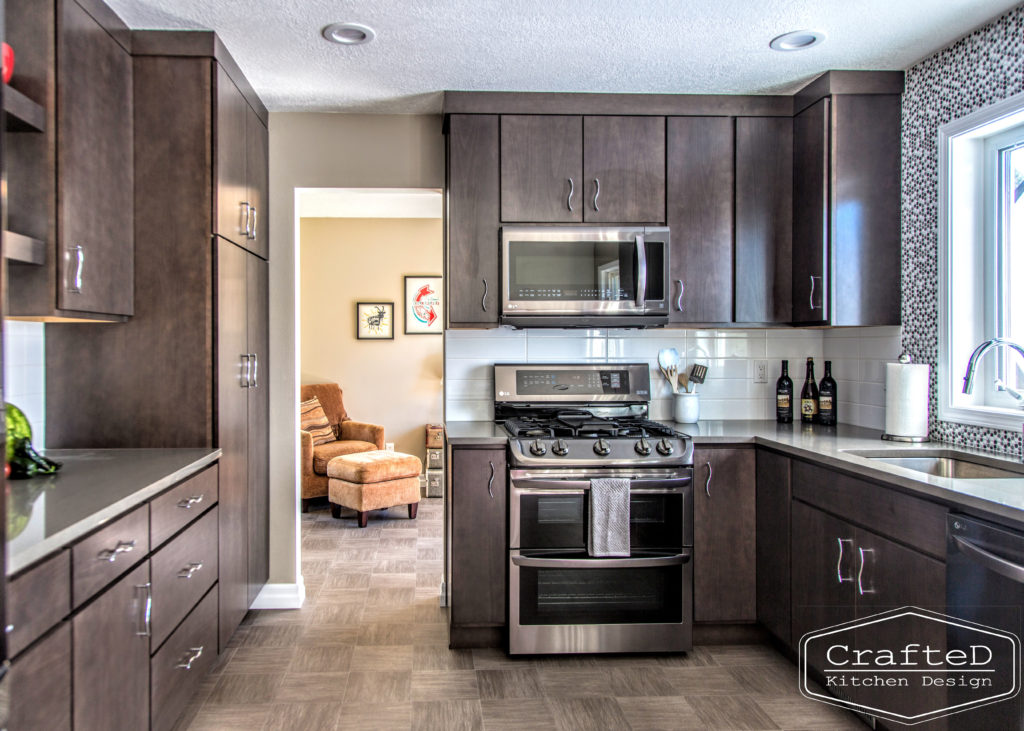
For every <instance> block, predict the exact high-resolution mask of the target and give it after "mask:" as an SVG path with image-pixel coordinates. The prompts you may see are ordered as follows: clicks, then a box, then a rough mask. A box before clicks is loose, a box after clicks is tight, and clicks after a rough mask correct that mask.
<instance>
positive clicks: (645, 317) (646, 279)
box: [501, 226, 670, 327]
mask: <svg viewBox="0 0 1024 731" xmlns="http://www.w3.org/2000/svg"><path fill="white" fill-rule="evenodd" d="M669 248H670V238H669V230H668V228H667V227H665V226H503V227H502V229H501V267H502V277H501V323H502V324H504V325H511V326H513V327H656V326H659V325H664V324H665V323H667V322H668V296H669Z"/></svg>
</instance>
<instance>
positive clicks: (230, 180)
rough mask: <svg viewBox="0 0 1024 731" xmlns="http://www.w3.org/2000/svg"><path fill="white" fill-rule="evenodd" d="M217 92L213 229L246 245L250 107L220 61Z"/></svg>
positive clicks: (217, 72) (217, 71) (231, 239)
mask: <svg viewBox="0 0 1024 731" xmlns="http://www.w3.org/2000/svg"><path fill="white" fill-rule="evenodd" d="M216 95H217V98H216V104H217V108H216V112H215V115H214V116H215V118H216V120H217V131H216V133H217V136H216V139H215V140H214V154H215V163H216V166H217V167H216V173H215V174H216V187H215V188H214V194H215V195H216V203H215V204H214V219H213V223H214V226H215V228H214V233H216V234H218V235H220V236H223V237H224V238H226V239H228V240H230V241H234V242H235V243H237V244H240V245H245V243H246V230H247V228H248V223H249V221H248V216H249V209H248V204H249V203H250V201H249V200H248V198H249V188H248V182H247V180H246V171H245V165H246V139H245V131H246V115H247V114H249V113H251V110H250V109H249V105H248V104H246V102H245V97H243V96H242V92H240V91H239V90H238V87H236V86H235V84H234V82H233V81H231V78H230V77H229V76H228V75H227V72H226V71H224V69H223V68H221V67H220V66H219V65H216ZM265 217H266V216H264V218H265Z"/></svg>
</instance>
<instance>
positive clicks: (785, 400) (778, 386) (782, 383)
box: [775, 360, 793, 424]
mask: <svg viewBox="0 0 1024 731" xmlns="http://www.w3.org/2000/svg"><path fill="white" fill-rule="evenodd" d="M775 421H777V422H779V423H780V424H790V423H792V421H793V379H792V378H790V377H789V361H788V360H784V361H782V375H781V376H779V380H777V381H776V382H775Z"/></svg>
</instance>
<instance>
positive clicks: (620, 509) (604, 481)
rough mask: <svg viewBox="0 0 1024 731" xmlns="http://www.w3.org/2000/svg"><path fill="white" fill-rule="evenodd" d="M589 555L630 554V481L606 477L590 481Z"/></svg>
mask: <svg viewBox="0 0 1024 731" xmlns="http://www.w3.org/2000/svg"><path fill="white" fill-rule="evenodd" d="M587 553H589V554H590V555H591V556H628V555H629V479H628V478H622V477H605V478H599V479H596V480H591V481H590V535H589V536H587Z"/></svg>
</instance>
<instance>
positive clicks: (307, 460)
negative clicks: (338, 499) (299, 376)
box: [299, 383, 384, 512]
mask: <svg viewBox="0 0 1024 731" xmlns="http://www.w3.org/2000/svg"><path fill="white" fill-rule="evenodd" d="M314 396H316V397H317V398H318V399H320V405H321V406H323V409H324V413H325V414H327V420H328V421H330V423H331V429H333V430H334V436H335V437H336V438H337V441H334V442H328V443H327V444H317V445H315V446H314V445H313V437H312V436H311V435H310V433H309V432H307V431H301V430H300V431H299V435H300V436H301V438H302V455H301V462H302V494H301V497H302V512H306V510H307V509H308V506H309V501H310V500H312V499H313V498H318V497H324V496H326V495H327V480H328V478H327V463H328V462H330V461H331V460H332V459H334V458H335V457H340V456H341V455H343V454H353V453H355V452H369V451H371V450H374V449H384V427H383V426H380V425H379V424H367V423H365V422H362V421H353V420H352V419H350V418H349V417H348V413H347V412H346V411H345V404H344V402H343V401H342V399H341V387H340V386H339V385H338V384H337V383H313V384H310V385H307V386H303V387H302V390H301V400H302V401H308V400H309V399H311V398H313V397H314Z"/></svg>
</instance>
